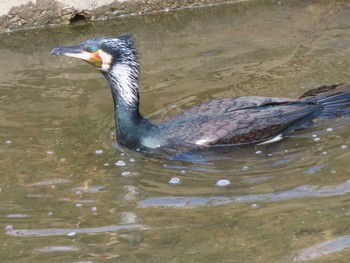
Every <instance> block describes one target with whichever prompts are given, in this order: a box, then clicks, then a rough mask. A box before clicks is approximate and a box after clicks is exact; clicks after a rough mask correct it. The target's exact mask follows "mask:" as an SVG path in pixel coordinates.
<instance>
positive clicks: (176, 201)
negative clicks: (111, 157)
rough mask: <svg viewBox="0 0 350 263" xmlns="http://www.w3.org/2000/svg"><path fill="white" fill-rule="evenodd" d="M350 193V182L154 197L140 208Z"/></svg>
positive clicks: (142, 202) (219, 203) (194, 205)
mask: <svg viewBox="0 0 350 263" xmlns="http://www.w3.org/2000/svg"><path fill="white" fill-rule="evenodd" d="M347 193H350V180H349V181H347V182H345V183H343V184H339V185H335V186H323V187H319V186H312V185H305V186H300V187H297V188H294V189H292V190H288V191H283V192H276V193H267V194H254V195H243V196H233V197H222V196H214V197H181V196H179V197H176V196H169V197H154V198H147V199H144V200H141V201H139V202H138V205H139V207H141V208H145V207H179V208H181V207H182V208H183V207H186V208H188V207H197V206H204V205H224V204H228V203H233V202H278V201H284V200H289V199H298V198H306V197H327V196H328V197H329V196H339V195H344V194H347Z"/></svg>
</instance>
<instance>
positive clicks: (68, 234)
mask: <svg viewBox="0 0 350 263" xmlns="http://www.w3.org/2000/svg"><path fill="white" fill-rule="evenodd" d="M76 234H77V233H75V232H74V231H72V232H69V233H67V236H68V237H73V236H75V235H76Z"/></svg>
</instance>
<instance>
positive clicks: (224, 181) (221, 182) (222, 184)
mask: <svg viewBox="0 0 350 263" xmlns="http://www.w3.org/2000/svg"><path fill="white" fill-rule="evenodd" d="M230 184H231V182H230V180H227V179H221V180H219V181H217V182H216V184H215V185H216V186H219V187H225V186H229V185H230Z"/></svg>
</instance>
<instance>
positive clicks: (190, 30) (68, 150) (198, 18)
mask: <svg viewBox="0 0 350 263" xmlns="http://www.w3.org/2000/svg"><path fill="white" fill-rule="evenodd" d="M349 16H350V8H349V6H348V5H347V2H346V1H319V2H315V1H279V2H278V1H240V2H238V3H236V4H228V5H222V6H214V7H210V8H201V9H196V10H182V11H176V12H167V13H159V14H153V15H147V16H134V17H127V18H120V19H117V20H113V21H101V22H99V23H90V22H87V23H80V24H79V25H73V26H63V27H56V28H45V29H40V30H36V31H26V32H16V33H8V34H3V35H2V37H1V39H0V54H1V57H2V59H1V60H0V168H1V169H0V198H1V207H0V223H1V226H2V231H0V241H1V243H2V244H3V245H2V247H1V249H0V250H1V253H0V261H1V262H47V261H50V262H100V261H104V260H108V259H109V260H113V262H289V261H297V262H301V261H306V260H312V259H313V260H318V261H317V262H334V261H338V262H347V261H348V258H349V255H350V252H349V249H348V248H349V233H350V226H349V215H350V212H349V189H350V186H349V171H350V166H349V163H348V160H349V158H350V152H349V147H350V142H349V126H348V123H349V120H348V119H345V118H344V119H338V120H327V121H324V122H317V123H316V125H315V126H314V127H312V128H310V129H307V130H305V131H300V132H298V133H295V134H293V136H291V137H289V138H286V139H285V140H283V141H281V142H279V143H276V144H271V145H261V146H256V147H248V148H243V149H236V150H234V151H231V150H230V151H224V152H223V151H220V153H218V152H216V151H215V152H201V153H197V154H188V155H185V156H180V157H181V158H180V157H178V159H177V160H166V159H156V158H150V157H145V156H143V155H141V154H139V153H137V152H132V151H127V150H126V151H122V150H120V149H115V148H114V147H113V146H112V144H113V141H114V121H113V112H112V111H113V103H112V99H111V96H110V91H109V89H108V88H107V84H106V83H105V80H104V79H103V78H102V76H101V75H100V73H99V72H97V71H94V69H93V68H91V66H89V65H86V64H84V63H82V62H80V61H76V60H70V59H67V58H57V57H54V58H53V57H51V55H50V51H51V49H52V47H54V46H57V45H70V44H75V43H80V42H81V41H83V40H85V39H88V38H90V37H92V36H96V35H112V36H114V35H120V34H124V33H130V32H131V33H133V34H134V35H135V38H136V43H137V46H138V49H139V50H140V62H141V70H142V73H141V87H140V91H141V94H140V96H141V111H142V112H143V113H144V115H145V116H146V117H148V118H150V119H151V120H154V121H157V120H164V119H165V118H168V117H170V116H173V115H175V114H177V113H179V112H181V111H182V110H184V109H187V108H189V107H191V106H194V105H196V104H198V103H200V102H203V101H205V100H210V99H215V98H222V97H234V96H246V95H256V96H271V97H272V96H273V97H298V96H300V95H301V94H303V93H304V92H305V91H306V90H308V89H311V88H314V87H316V86H319V85H322V84H333V83H339V82H350V72H349V68H350V61H349V59H348V57H349V54H350V53H349V52H350V45H349V44H350V33H349V32H350V30H349V28H350V23H349V19H348V18H349Z"/></svg>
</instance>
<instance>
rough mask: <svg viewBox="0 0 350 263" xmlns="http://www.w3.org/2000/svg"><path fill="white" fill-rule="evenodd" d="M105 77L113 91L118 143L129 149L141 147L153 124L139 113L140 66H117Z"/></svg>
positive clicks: (104, 73) (106, 73)
mask: <svg viewBox="0 0 350 263" xmlns="http://www.w3.org/2000/svg"><path fill="white" fill-rule="evenodd" d="M103 75H104V76H105V78H106V79H107V81H108V82H109V85H110V87H111V91H112V96H113V102H114V113H115V123H116V134H117V141H118V142H119V143H120V144H122V145H124V146H127V147H128V148H139V147H141V146H142V145H141V140H142V136H144V135H145V134H146V133H147V132H148V131H149V130H150V129H151V127H152V124H151V123H149V122H148V121H147V120H146V119H145V118H143V117H142V116H141V114H140V112H139V91H138V78H139V69H138V65H137V64H116V65H114V66H113V67H112V68H110V69H109V71H108V72H103Z"/></svg>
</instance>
